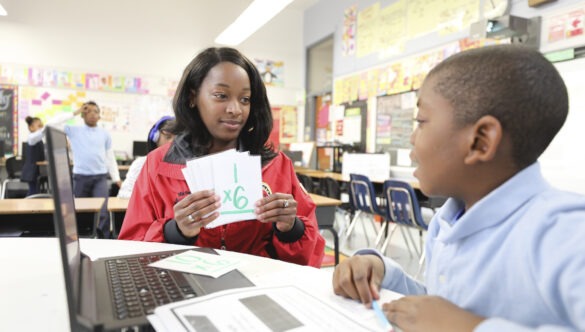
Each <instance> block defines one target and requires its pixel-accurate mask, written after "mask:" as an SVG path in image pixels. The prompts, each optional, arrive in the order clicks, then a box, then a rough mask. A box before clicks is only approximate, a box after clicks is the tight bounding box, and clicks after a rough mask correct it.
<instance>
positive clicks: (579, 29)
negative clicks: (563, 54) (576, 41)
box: [566, 9, 585, 38]
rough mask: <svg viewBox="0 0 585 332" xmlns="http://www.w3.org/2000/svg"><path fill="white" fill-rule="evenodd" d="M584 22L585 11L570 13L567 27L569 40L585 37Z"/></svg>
mask: <svg viewBox="0 0 585 332" xmlns="http://www.w3.org/2000/svg"><path fill="white" fill-rule="evenodd" d="M583 21H585V11H584V10H582V9H580V10H574V11H572V12H570V13H569V15H568V19H567V26H566V35H567V38H573V37H577V36H581V35H583Z"/></svg>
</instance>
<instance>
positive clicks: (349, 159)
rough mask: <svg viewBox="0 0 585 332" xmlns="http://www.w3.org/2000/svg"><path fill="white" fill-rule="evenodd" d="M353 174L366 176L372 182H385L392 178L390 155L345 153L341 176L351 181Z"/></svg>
mask: <svg viewBox="0 0 585 332" xmlns="http://www.w3.org/2000/svg"><path fill="white" fill-rule="evenodd" d="M351 173H355V174H361V175H365V176H367V177H369V178H370V180H371V181H385V180H388V179H389V178H390V154H389V153H348V152H344V153H343V163H342V164H341V175H342V177H343V178H344V179H349V175H350V174H351Z"/></svg>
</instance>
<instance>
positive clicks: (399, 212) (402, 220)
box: [382, 180, 428, 272]
mask: <svg viewBox="0 0 585 332" xmlns="http://www.w3.org/2000/svg"><path fill="white" fill-rule="evenodd" d="M384 196H385V197H386V201H387V204H388V206H387V208H386V218H387V219H388V220H391V221H392V222H394V223H395V224H396V225H399V226H405V227H410V228H415V229H417V230H418V231H419V236H420V240H419V249H417V247H416V245H415V241H414V239H413V238H412V235H411V233H410V232H404V229H402V228H401V232H402V236H403V237H404V240H405V242H406V245H407V247H408V249H409V251H410V245H409V243H408V238H410V240H411V241H412V245H413V247H414V250H415V252H416V254H417V256H418V257H419V272H420V268H421V267H422V264H423V262H424V259H425V253H424V245H423V238H422V233H423V231H426V230H427V229H428V224H427V223H426V222H425V220H424V219H423V215H422V211H421V206H420V204H419V201H418V198H417V196H416V193H415V192H414V189H413V188H412V186H411V185H410V184H409V183H408V182H405V181H400V180H386V181H384ZM394 230H395V229H394ZM394 230H392V232H391V233H390V234H388V236H387V237H386V240H385V241H384V244H383V245H382V252H383V253H385V252H386V249H387V247H388V244H389V243H390V238H391V237H392V233H393V232H394ZM405 233H406V234H407V236H405Z"/></svg>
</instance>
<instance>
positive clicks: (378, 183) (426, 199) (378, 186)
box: [295, 166, 446, 209]
mask: <svg viewBox="0 0 585 332" xmlns="http://www.w3.org/2000/svg"><path fill="white" fill-rule="evenodd" d="M295 172H296V173H298V174H304V175H307V176H309V177H311V178H312V179H314V180H315V181H319V180H320V179H322V178H326V177H330V178H332V179H333V180H335V181H337V182H340V183H342V184H347V183H349V178H347V177H344V176H343V175H342V174H341V173H336V172H325V171H321V170H316V169H310V168H306V167H297V166H295ZM406 181H407V182H408V183H410V185H411V186H412V188H413V189H414V191H415V193H416V196H417V198H418V200H419V203H420V205H421V206H422V207H427V208H430V209H436V208H439V207H441V205H443V203H445V200H446V198H445V197H437V196H427V195H425V194H424V193H423V192H422V191H421V190H420V185H419V183H418V181H412V180H406ZM372 184H373V185H374V188H375V190H376V192H377V193H379V194H380V193H382V192H383V189H382V187H383V185H384V181H382V180H376V179H374V180H372ZM345 187H346V188H347V186H345ZM342 188H343V186H342ZM346 193H347V192H346Z"/></svg>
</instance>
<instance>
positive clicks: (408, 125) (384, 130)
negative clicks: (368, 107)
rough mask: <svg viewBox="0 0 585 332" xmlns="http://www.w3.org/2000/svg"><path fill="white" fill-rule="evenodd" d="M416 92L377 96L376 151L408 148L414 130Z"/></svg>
mask: <svg viewBox="0 0 585 332" xmlns="http://www.w3.org/2000/svg"><path fill="white" fill-rule="evenodd" d="M415 112H416V93H415V92H406V93H402V94H397V95H391V96H384V97H378V103H377V107H376V151H383V152H386V151H391V150H393V149H394V150H395V149H410V148H411V145H410V135H411V134H412V131H413V130H414V126H415V123H414V120H413V119H414V117H415Z"/></svg>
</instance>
